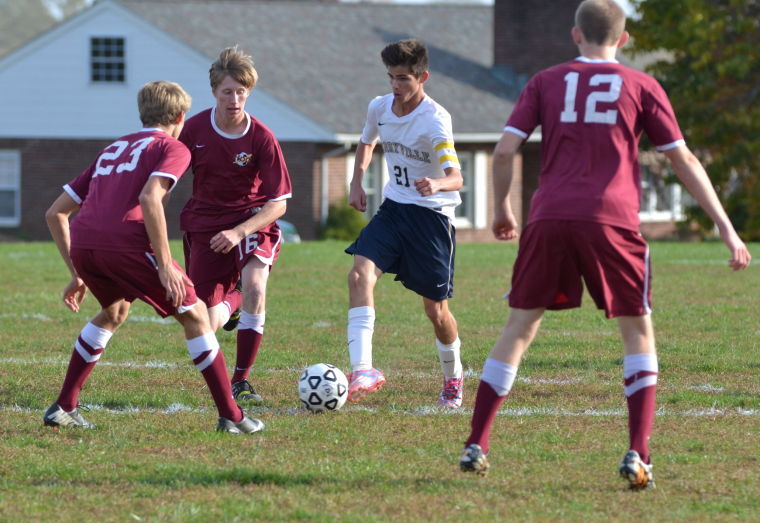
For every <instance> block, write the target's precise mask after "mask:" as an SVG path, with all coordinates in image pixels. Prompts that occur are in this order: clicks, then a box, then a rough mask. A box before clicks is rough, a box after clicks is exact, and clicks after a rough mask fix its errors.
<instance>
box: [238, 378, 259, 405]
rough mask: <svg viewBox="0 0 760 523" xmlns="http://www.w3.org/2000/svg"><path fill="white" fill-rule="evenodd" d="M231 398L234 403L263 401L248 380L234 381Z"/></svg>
mask: <svg viewBox="0 0 760 523" xmlns="http://www.w3.org/2000/svg"><path fill="white" fill-rule="evenodd" d="M232 398H233V399H234V400H235V402H236V403H261V402H262V401H264V399H263V398H262V397H261V395H260V394H258V393H257V392H256V390H254V388H253V386H252V385H251V384H250V383H249V382H248V380H243V381H236V382H235V383H233V384H232Z"/></svg>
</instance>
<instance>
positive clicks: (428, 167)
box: [361, 94, 462, 218]
mask: <svg viewBox="0 0 760 523" xmlns="http://www.w3.org/2000/svg"><path fill="white" fill-rule="evenodd" d="M392 106H393V94H387V95H385V96H378V97H377V98H375V99H374V100H372V101H371V102H370V103H369V108H368V109H367V122H366V123H365V124H364V130H363V131H362V136H361V141H362V142H363V143H366V144H371V143H374V142H375V140H377V139H378V138H380V141H381V142H382V147H383V152H384V153H385V161H386V163H387V164H388V175H389V179H388V183H387V184H386V185H385V188H384V189H383V196H385V197H386V198H390V199H391V200H393V201H395V202H398V203H412V204H415V205H419V206H420V207H428V208H431V209H435V210H437V211H438V212H441V213H443V214H446V215H447V216H448V217H449V218H453V217H454V208H455V207H456V206H457V205H459V204H460V203H461V202H462V199H461V198H460V197H459V191H443V192H438V193H436V194H431V195H430V196H422V195H421V194H420V193H419V192H417V189H416V188H415V186H414V181H415V180H418V179H420V178H443V177H444V176H445V175H446V174H445V173H444V171H443V170H444V169H446V168H447V167H456V168H459V159H458V158H457V153H456V150H455V149H454V133H453V131H452V126H451V115H449V113H448V111H446V109H444V108H443V107H441V106H440V105H439V104H438V103H436V102H435V100H433V99H432V98H430V97H429V96H427V95H425V98H424V99H423V100H422V102H420V104H419V105H418V106H417V107H416V108H415V109H414V111H412V112H411V113H409V114H407V115H405V116H396V115H395V114H394V113H393V110H392Z"/></svg>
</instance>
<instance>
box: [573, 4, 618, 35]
mask: <svg viewBox="0 0 760 523" xmlns="http://www.w3.org/2000/svg"><path fill="white" fill-rule="evenodd" d="M575 25H576V27H578V29H580V30H581V32H582V33H583V36H584V37H585V39H586V41H588V42H589V43H591V44H596V45H615V44H617V42H618V40H620V35H622V34H623V31H625V11H623V8H622V7H620V6H619V5H618V4H617V3H616V2H614V1H613V0H584V1H583V2H581V5H579V6H578V9H577V10H576V11H575Z"/></svg>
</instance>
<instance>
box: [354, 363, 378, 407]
mask: <svg viewBox="0 0 760 523" xmlns="http://www.w3.org/2000/svg"><path fill="white" fill-rule="evenodd" d="M384 383H385V376H383V373H382V372H380V371H379V370H377V369H366V370H355V371H352V372H350V373H349V374H348V401H350V402H351V403H356V402H357V401H361V400H362V399H363V398H364V396H366V395H367V394H369V393H370V392H377V391H378V390H380V389H382V388H383V384H384Z"/></svg>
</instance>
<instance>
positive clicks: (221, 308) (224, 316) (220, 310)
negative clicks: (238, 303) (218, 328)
mask: <svg viewBox="0 0 760 523" xmlns="http://www.w3.org/2000/svg"><path fill="white" fill-rule="evenodd" d="M212 310H213V311H216V315H217V317H218V318H219V325H224V324H225V323H227V322H228V321H230V316H231V315H232V314H231V313H230V304H229V303H227V302H226V301H223V302H222V303H217V304H216V305H214V306H213V307H209V309H208V312H209V316H211V311H212Z"/></svg>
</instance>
